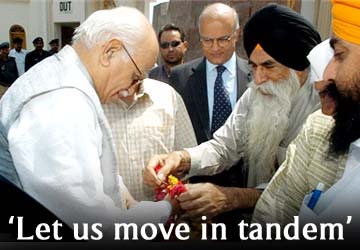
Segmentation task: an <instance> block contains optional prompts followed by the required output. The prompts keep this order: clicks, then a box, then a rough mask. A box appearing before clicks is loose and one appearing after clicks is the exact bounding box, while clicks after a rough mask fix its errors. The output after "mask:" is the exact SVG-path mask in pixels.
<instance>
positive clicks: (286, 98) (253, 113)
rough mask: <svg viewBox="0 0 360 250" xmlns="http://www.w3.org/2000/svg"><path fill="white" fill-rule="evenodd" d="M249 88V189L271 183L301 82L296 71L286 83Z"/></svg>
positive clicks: (280, 82) (247, 151)
mask: <svg viewBox="0 0 360 250" xmlns="http://www.w3.org/2000/svg"><path fill="white" fill-rule="evenodd" d="M249 87H250V88H252V89H253V96H252V97H251V98H252V103H251V104H250V110H249V116H248V119H247V120H246V130H247V138H248V141H247V150H246V152H245V158H246V161H247V164H248V167H249V175H248V176H249V179H248V186H256V185H259V184H261V183H265V182H268V181H269V180H270V178H271V177H272V175H273V173H274V172H275V163H276V154H277V151H278V148H279V145H280V143H281V141H282V140H283V138H284V137H285V135H286V133H287V129H288V125H289V113H290V110H291V101H292V99H293V98H294V96H295V95H296V93H297V91H298V90H299V88H300V82H299V79H298V77H297V75H296V73H295V71H294V70H290V75H289V79H287V80H281V81H278V82H276V83H273V82H272V81H268V82H266V83H263V84H260V85H256V84H255V83H254V81H252V82H250V84H249ZM264 94H267V95H264Z"/></svg>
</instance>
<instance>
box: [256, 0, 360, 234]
mask: <svg viewBox="0 0 360 250" xmlns="http://www.w3.org/2000/svg"><path fill="white" fill-rule="evenodd" d="M332 2H333V9H332V14H333V23H332V28H333V36H332V38H331V39H330V45H331V47H332V48H333V49H334V57H333V58H332V59H331V61H330V63H329V64H328V66H327V68H326V70H325V72H324V80H325V81H326V82H327V84H328V85H327V88H326V89H325V91H323V92H324V93H326V94H327V95H328V96H329V97H330V98H332V99H333V100H334V101H335V111H334V113H333V117H331V116H325V115H323V114H322V113H320V112H316V113H315V114H313V115H311V116H309V118H308V120H307V122H306V123H305V125H304V127H303V129H302V131H301V132H300V133H299V135H298V137H297V138H296V140H294V142H293V143H291V145H289V148H288V152H287V157H286V161H285V162H284V164H283V165H282V166H281V168H280V169H279V171H278V172H277V173H276V175H275V176H274V178H273V179H272V180H271V182H270V184H269V185H268V187H267V189H266V190H265V191H264V193H263V194H262V196H261V198H260V200H259V201H258V203H257V205H256V208H255V211H254V218H253V221H254V222H259V223H271V222H277V223H280V224H282V225H285V224H287V223H289V222H292V221H293V220H294V218H293V216H296V215H299V216H300V219H301V221H302V223H304V222H312V223H319V222H320V223H321V222H325V223H329V222H331V223H343V224H344V226H345V222H346V227H344V229H346V230H349V231H347V234H345V233H344V235H346V236H347V239H349V236H355V237H356V239H358V232H359V228H360V213H359V206H360V198H359V197H360V196H359V195H358V194H359V191H360V185H359V184H360V171H359V166H360V164H359V159H360V158H359V154H360V153H359V152H360V150H359V149H360V140H359V138H360V130H359V127H360V73H359V65H360V59H359V58H360V39H359V37H360V22H359V20H360V2H359V1H352V0H333V1H332ZM320 182H321V183H322V184H323V189H322V191H323V192H324V194H323V195H321V196H320V198H319V200H318V201H317V203H316V204H315V205H314V206H311V207H312V208H310V207H309V204H308V203H309V201H308V200H307V197H309V196H306V194H310V193H311V192H312V190H314V189H315V188H316V187H317V186H318V184H319V183H320ZM304 197H305V198H304ZM350 216H351V220H350V221H349V217H350ZM349 224H350V225H349Z"/></svg>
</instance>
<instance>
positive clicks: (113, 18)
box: [72, 7, 146, 54]
mask: <svg viewBox="0 0 360 250" xmlns="http://www.w3.org/2000/svg"><path fill="white" fill-rule="evenodd" d="M144 19H145V20H146V18H145V16H144V15H143V14H142V13H141V12H140V11H138V10H137V9H135V8H130V7H118V8H115V9H111V10H99V11H96V12H94V13H93V14H91V15H90V16H89V17H88V18H87V19H86V20H85V21H84V22H83V23H82V24H81V25H80V26H79V27H78V28H76V30H75V32H74V36H73V39H72V43H73V44H76V43H82V45H84V46H85V47H86V48H87V49H89V50H91V49H92V48H94V47H95V46H96V45H97V44H99V43H102V42H106V41H108V40H110V39H112V38H114V37H119V38H120V39H121V40H122V42H123V43H124V44H125V46H126V48H127V49H128V50H129V52H130V53H131V54H132V52H133V51H135V47H136V44H137V42H135V41H142V40H144V35H143V34H144V27H146V26H145V25H144Z"/></svg>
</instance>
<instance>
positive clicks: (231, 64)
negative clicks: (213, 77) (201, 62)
mask: <svg viewBox="0 0 360 250" xmlns="http://www.w3.org/2000/svg"><path fill="white" fill-rule="evenodd" d="M223 65H224V66H225V68H226V70H227V71H228V72H229V73H230V75H236V54H235V52H234V53H233V54H232V56H231V57H230V59H229V60H228V61H227V62H225V63H224V64H223ZM217 66H218V65H217V64H213V63H211V62H210V61H209V60H208V59H206V73H210V72H212V71H213V70H215V71H216V67H217Z"/></svg>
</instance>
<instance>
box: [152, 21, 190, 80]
mask: <svg viewBox="0 0 360 250" xmlns="http://www.w3.org/2000/svg"><path fill="white" fill-rule="evenodd" d="M158 40H159V44H160V54H161V58H162V61H163V64H162V65H160V66H157V67H156V68H153V69H152V70H151V71H150V72H149V77H150V78H152V79H156V80H159V81H162V82H166V83H169V82H170V73H171V69H172V68H173V67H174V66H176V65H180V64H183V63H184V56H185V53H186V50H187V48H188V43H187V41H185V33H184V30H183V29H181V28H180V27H178V26H176V25H175V24H173V23H169V24H166V25H164V26H163V27H161V29H160V31H159V34H158Z"/></svg>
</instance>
